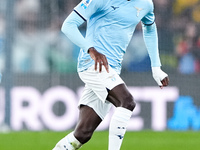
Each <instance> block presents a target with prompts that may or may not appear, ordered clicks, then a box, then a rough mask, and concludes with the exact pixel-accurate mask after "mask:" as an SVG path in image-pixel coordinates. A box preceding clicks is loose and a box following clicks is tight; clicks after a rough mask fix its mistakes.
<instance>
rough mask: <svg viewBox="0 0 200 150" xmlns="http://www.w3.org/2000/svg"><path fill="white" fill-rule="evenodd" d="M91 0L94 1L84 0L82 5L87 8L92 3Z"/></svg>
mask: <svg viewBox="0 0 200 150" xmlns="http://www.w3.org/2000/svg"><path fill="white" fill-rule="evenodd" d="M91 2H92V0H82V4H81V6H82V7H83V8H84V9H86V8H87V7H88V6H89V5H90V3H91Z"/></svg>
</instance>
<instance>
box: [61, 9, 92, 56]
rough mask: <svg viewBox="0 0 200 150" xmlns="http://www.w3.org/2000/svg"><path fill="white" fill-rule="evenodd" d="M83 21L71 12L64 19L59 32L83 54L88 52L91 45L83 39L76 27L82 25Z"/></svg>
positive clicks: (75, 13)
mask: <svg viewBox="0 0 200 150" xmlns="http://www.w3.org/2000/svg"><path fill="white" fill-rule="evenodd" d="M84 22H85V20H84V19H83V18H82V17H81V16H79V15H78V14H77V12H75V11H72V12H71V14H70V15H69V16H68V17H67V18H66V19H65V21H64V23H63V25H62V28H61V31H62V32H63V33H64V34H65V35H66V36H67V37H68V38H69V39H70V40H71V41H72V42H73V43H74V44H76V45H77V46H79V47H80V48H82V49H83V50H84V51H85V52H88V49H89V48H90V47H93V45H92V44H91V43H90V41H88V40H87V39H85V38H84V37H83V36H82V34H81V33H80V30H79V29H78V27H79V26H80V25H82V24H83V23H84Z"/></svg>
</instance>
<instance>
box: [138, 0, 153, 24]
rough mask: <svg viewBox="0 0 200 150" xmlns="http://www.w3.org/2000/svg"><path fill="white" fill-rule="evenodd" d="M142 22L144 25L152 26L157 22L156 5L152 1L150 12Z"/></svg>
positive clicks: (150, 2) (150, 0)
mask: <svg viewBox="0 0 200 150" xmlns="http://www.w3.org/2000/svg"><path fill="white" fill-rule="evenodd" d="M141 21H142V23H143V24H144V25H152V24H153V23H154V22H155V15H154V5H153V2H152V0H149V12H148V13H147V15H146V16H144V17H143V18H142V20H141Z"/></svg>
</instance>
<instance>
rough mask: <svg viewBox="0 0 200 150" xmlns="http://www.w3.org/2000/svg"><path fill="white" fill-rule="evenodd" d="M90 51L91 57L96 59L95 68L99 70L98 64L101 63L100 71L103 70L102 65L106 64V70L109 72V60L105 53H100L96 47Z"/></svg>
mask: <svg viewBox="0 0 200 150" xmlns="http://www.w3.org/2000/svg"><path fill="white" fill-rule="evenodd" d="M88 53H89V54H90V57H91V58H92V59H93V60H94V61H95V68H94V69H95V70H97V65H98V64H99V72H101V71H102V66H104V67H105V68H106V71H107V72H109V69H108V61H107V58H106V56H105V55H103V54H101V53H99V52H98V51H97V50H96V49H95V48H94V47H91V48H89V49H88Z"/></svg>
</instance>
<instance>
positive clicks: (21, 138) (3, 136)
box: [0, 130, 200, 150]
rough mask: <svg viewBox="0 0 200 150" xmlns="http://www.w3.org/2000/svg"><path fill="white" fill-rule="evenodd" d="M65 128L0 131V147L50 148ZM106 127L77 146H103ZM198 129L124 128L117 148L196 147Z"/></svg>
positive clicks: (101, 149)
mask: <svg viewBox="0 0 200 150" xmlns="http://www.w3.org/2000/svg"><path fill="white" fill-rule="evenodd" d="M67 133H69V131H68V132H51V131H43V132H28V131H23V132H11V133H0V150H51V149H52V148H53V147H54V145H55V144H56V143H57V142H58V141H59V140H60V139H61V138H62V137H64V136H65V135H66V134H67ZM107 147H108V131H101V132H95V133H94V135H93V137H92V139H91V140H90V141H89V142H88V143H87V144H85V145H84V146H83V147H82V148H81V150H107ZM198 149H200V132H199V131H196V132H194V131H187V132H173V131H164V132H154V131H149V130H147V131H146V130H144V131H139V132H127V133H126V135H125V137H124V141H123V144H122V147H121V150H198Z"/></svg>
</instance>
